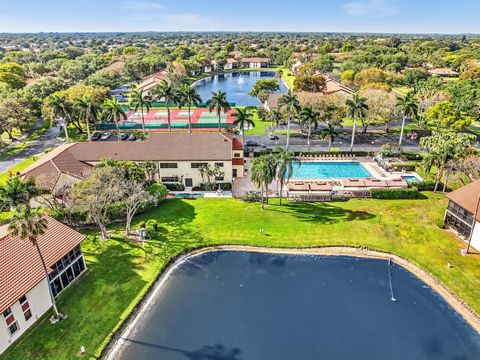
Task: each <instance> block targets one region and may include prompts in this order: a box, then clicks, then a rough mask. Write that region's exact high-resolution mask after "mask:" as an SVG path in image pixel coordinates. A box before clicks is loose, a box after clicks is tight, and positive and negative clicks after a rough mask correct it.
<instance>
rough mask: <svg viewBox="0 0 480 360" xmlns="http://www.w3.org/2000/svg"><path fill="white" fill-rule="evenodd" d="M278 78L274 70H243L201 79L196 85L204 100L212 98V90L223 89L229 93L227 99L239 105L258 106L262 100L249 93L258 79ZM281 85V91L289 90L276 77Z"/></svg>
mask: <svg viewBox="0 0 480 360" xmlns="http://www.w3.org/2000/svg"><path fill="white" fill-rule="evenodd" d="M270 79H276V78H275V73H274V72H273V71H241V72H233V73H225V74H219V75H215V76H210V77H207V78H204V79H202V80H199V81H197V82H196V83H195V87H196V88H197V91H198V93H199V95H200V97H201V98H202V101H203V102H206V101H208V100H210V98H211V97H212V92H216V91H218V90H222V91H224V92H226V93H227V99H228V101H229V102H231V103H235V105H237V106H257V105H260V101H259V100H258V99H257V98H255V97H252V96H250V95H249V93H250V90H251V89H252V87H253V85H255V83H256V82H257V80H270ZM276 80H277V81H278V83H279V85H280V90H279V91H278V92H279V93H286V92H287V91H288V89H287V87H286V86H285V83H284V82H283V81H279V80H278V79H276Z"/></svg>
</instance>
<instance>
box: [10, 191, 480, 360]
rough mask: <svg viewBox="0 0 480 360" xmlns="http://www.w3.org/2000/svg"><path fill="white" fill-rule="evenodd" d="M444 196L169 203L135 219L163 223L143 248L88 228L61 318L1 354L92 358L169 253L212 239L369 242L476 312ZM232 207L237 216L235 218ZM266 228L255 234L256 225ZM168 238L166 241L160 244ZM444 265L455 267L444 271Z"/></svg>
mask: <svg viewBox="0 0 480 360" xmlns="http://www.w3.org/2000/svg"><path fill="white" fill-rule="evenodd" d="M446 204H447V202H446V199H445V197H444V196H443V195H435V194H426V199H422V200H395V201H385V200H383V201H382V200H350V201H346V202H336V203H293V204H287V205H285V206H282V207H280V206H278V202H277V201H276V200H275V201H274V205H270V206H268V207H267V208H266V210H265V211H260V210H259V204H246V203H242V202H240V201H237V200H232V199H198V200H192V201H185V200H179V199H176V200H168V201H166V202H165V203H164V204H163V205H161V206H160V207H158V208H157V209H155V210H154V211H152V212H150V213H147V214H144V215H142V216H140V217H137V218H136V219H135V222H136V224H138V222H139V221H140V220H147V219H151V218H154V219H157V220H158V221H159V222H160V223H161V225H162V228H163V230H162V231H161V233H160V235H159V236H158V237H157V238H156V239H154V240H151V241H149V242H148V243H146V244H145V246H144V247H142V245H140V244H137V243H133V242H130V241H127V240H125V239H124V237H123V235H122V231H123V229H122V227H121V225H120V224H117V225H115V226H113V227H111V229H110V230H111V231H112V232H113V237H112V238H111V239H109V240H108V241H102V240H100V239H99V238H98V234H97V233H96V232H89V236H88V238H87V240H86V241H85V242H84V244H83V250H84V254H85V257H86V261H87V266H88V268H89V271H88V272H87V273H86V274H85V276H84V277H83V278H82V279H80V280H79V281H78V282H77V283H76V284H74V285H73V286H72V287H71V288H69V289H68V290H67V291H66V292H65V293H64V294H62V295H61V296H60V297H59V299H58V304H59V307H60V309H61V311H63V312H64V313H66V314H68V320H66V321H65V322H62V323H59V324H57V325H50V324H49V323H48V321H45V320H44V321H42V322H41V323H40V324H38V325H37V326H36V327H35V329H33V331H31V332H29V333H28V335H27V336H25V337H23V338H22V339H21V341H20V342H19V343H17V344H16V345H15V346H13V347H12V348H11V350H10V351H8V352H7V353H6V354H5V355H4V356H3V357H2V359H9V360H20V359H21V360H27V359H56V360H61V359H73V358H75V357H76V354H77V352H78V351H79V348H80V346H81V345H84V346H85V347H86V350H87V353H88V354H87V356H85V358H95V357H97V356H98V355H99V353H100V350H101V349H102V348H103V347H104V346H105V344H106V343H107V340H108V338H109V337H110V336H111V335H112V334H113V332H114V331H115V329H117V328H118V326H119V325H120V324H121V322H122V321H123V320H124V319H125V318H126V316H127V315H128V314H129V313H130V311H131V310H132V308H133V307H134V306H135V304H136V303H137V302H138V301H139V300H140V299H141V297H142V296H143V295H144V294H145V292H146V291H147V290H148V288H149V286H150V285H151V284H152V282H153V281H154V279H155V278H156V277H157V275H158V273H159V272H160V271H161V269H162V267H163V266H164V265H165V263H166V260H165V258H164V255H165V251H166V253H167V256H168V258H171V257H172V256H174V255H176V254H179V253H181V252H184V251H188V250H190V249H193V248H198V247H203V246H208V245H217V244H243V245H261V246H271V247H292V248H297V247H307V246H325V245H351V246H360V245H362V246H367V247H369V248H370V249H377V250H383V251H388V252H392V253H395V254H397V255H399V256H402V257H405V258H407V259H409V260H410V261H412V262H414V263H415V264H417V265H419V266H420V267H421V268H423V269H425V270H426V271H429V272H430V273H432V274H433V275H434V276H435V277H437V278H438V279H439V280H440V281H441V282H442V283H444V284H445V285H446V286H447V287H449V288H450V289H451V290H452V291H453V292H454V293H456V294H457V295H458V296H460V297H461V298H462V299H463V300H465V301H466V302H467V303H468V304H469V305H470V306H471V307H472V308H473V309H475V310H476V311H477V312H478V313H480V258H479V256H469V257H462V256H460V255H459V254H458V251H459V249H460V248H461V247H463V246H464V244H463V243H461V242H459V241H458V240H457V239H456V238H455V237H454V236H453V235H451V234H450V233H448V232H446V231H444V230H441V229H440V228H439V227H438V225H439V224H440V223H441V221H442V219H443V213H444V210H445V207H446ZM232 214H234V216H232ZM260 228H263V229H264V235H260V232H259V229H260ZM164 243H166V247H164V245H163V244H164ZM447 263H450V264H451V265H452V268H450V269H449V268H447Z"/></svg>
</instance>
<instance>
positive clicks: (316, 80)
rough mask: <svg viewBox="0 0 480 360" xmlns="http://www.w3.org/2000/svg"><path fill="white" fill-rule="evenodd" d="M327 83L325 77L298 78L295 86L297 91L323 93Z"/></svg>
mask: <svg viewBox="0 0 480 360" xmlns="http://www.w3.org/2000/svg"><path fill="white" fill-rule="evenodd" d="M325 85H326V81H325V78H324V77H323V76H297V78H296V79H295V81H294V83H293V86H294V88H295V90H296V91H306V92H322V91H323V90H324V89H325Z"/></svg>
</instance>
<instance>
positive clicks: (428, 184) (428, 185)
mask: <svg viewBox="0 0 480 360" xmlns="http://www.w3.org/2000/svg"><path fill="white" fill-rule="evenodd" d="M415 187H416V188H417V189H418V190H419V191H433V190H434V189H435V181H430V180H423V181H419V182H416V183H415ZM438 189H443V183H441V182H440V183H438Z"/></svg>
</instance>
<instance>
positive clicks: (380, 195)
mask: <svg viewBox="0 0 480 360" xmlns="http://www.w3.org/2000/svg"><path fill="white" fill-rule="evenodd" d="M370 194H371V195H372V198H373V199H417V198H419V196H420V192H419V191H418V189H417V188H416V187H413V186H412V187H410V188H407V189H388V190H383V189H373V190H370Z"/></svg>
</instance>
